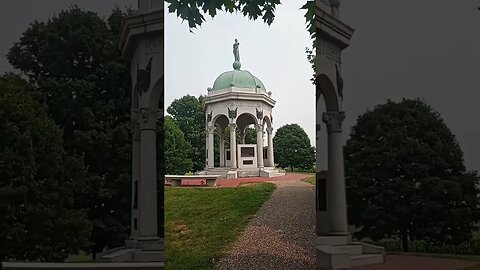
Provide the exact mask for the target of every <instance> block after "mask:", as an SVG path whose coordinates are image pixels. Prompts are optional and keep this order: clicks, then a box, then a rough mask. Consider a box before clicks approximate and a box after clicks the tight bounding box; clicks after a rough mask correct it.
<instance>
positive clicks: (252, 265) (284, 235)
mask: <svg viewBox="0 0 480 270" xmlns="http://www.w3.org/2000/svg"><path fill="white" fill-rule="evenodd" d="M273 183H275V184H276V185H277V189H276V190H275V191H273V193H272V196H271V198H270V199H269V200H268V201H267V202H265V204H264V205H263V206H262V207H261V208H260V210H259V212H258V213H257V215H256V216H255V217H254V218H253V219H252V221H251V222H250V223H249V225H248V226H247V228H246V230H245V231H244V232H243V233H242V234H241V235H240V236H239V238H237V240H236V242H235V243H234V246H233V247H232V248H231V250H230V251H229V253H228V254H227V255H226V256H225V257H224V258H222V259H221V260H220V261H219V262H218V263H217V265H216V267H215V269H216V270H231V269H236V270H242V269H245V270H252V269H256V270H263V269H264V270H271V269H289V270H296V269H299V270H310V269H311V270H314V269H315V247H314V239H315V228H314V224H315V193H314V186H312V185H309V184H307V183H304V182H301V181H298V180H291V181H289V180H283V181H275V182H273Z"/></svg>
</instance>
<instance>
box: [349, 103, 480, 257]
mask: <svg viewBox="0 0 480 270" xmlns="http://www.w3.org/2000/svg"><path fill="white" fill-rule="evenodd" d="M344 152H345V168H346V181H347V195H348V205H349V211H348V213H349V221H350V222H351V223H352V224H354V225H356V226H358V227H359V228H360V230H359V231H358V232H357V233H356V235H357V236H359V237H370V238H372V239H373V240H378V239H383V238H389V237H394V236H398V237H400V238H401V239H402V241H403V246H404V248H405V251H407V249H408V240H415V239H417V240H425V241H428V242H430V243H434V244H437V245H456V244H459V243H462V242H464V241H467V240H468V239H471V237H472V235H471V231H472V230H473V229H474V224H475V222H476V221H478V220H479V216H478V208H477V207H478V205H479V204H478V198H477V195H478V194H479V189H478V187H476V186H475V183H478V181H479V178H478V176H477V175H476V173H466V172H465V167H464V165H463V158H462V151H461V149H460V147H459V145H458V143H457V141H456V139H455V136H454V135H453V134H452V133H451V132H450V130H449V129H448V127H447V126H446V125H445V123H444V121H443V120H442V119H441V117H440V115H439V114H438V113H436V112H434V111H433V110H432V108H431V107H430V106H428V105H426V104H425V103H423V102H422V101H420V100H406V99H404V100H403V101H402V102H399V103H395V102H392V101H388V102H387V103H386V104H384V105H379V106H377V107H376V108H375V109H374V110H373V111H367V112H366V113H365V114H363V115H361V116H360V117H359V118H358V122H357V124H356V125H355V126H354V127H353V129H352V133H351V138H350V139H349V140H348V141H347V145H346V147H345V150H344Z"/></svg>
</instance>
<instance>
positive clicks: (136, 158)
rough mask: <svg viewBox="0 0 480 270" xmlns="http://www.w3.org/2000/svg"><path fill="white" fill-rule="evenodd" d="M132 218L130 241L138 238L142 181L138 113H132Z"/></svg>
mask: <svg viewBox="0 0 480 270" xmlns="http://www.w3.org/2000/svg"><path fill="white" fill-rule="evenodd" d="M132 122H133V123H132V124H133V131H132V133H133V134H132V218H131V224H130V226H131V235H130V239H135V238H136V237H137V236H138V232H137V229H138V228H137V226H138V224H137V222H138V181H139V180H140V170H139V169H140V168H139V166H140V127H139V123H138V117H137V112H132Z"/></svg>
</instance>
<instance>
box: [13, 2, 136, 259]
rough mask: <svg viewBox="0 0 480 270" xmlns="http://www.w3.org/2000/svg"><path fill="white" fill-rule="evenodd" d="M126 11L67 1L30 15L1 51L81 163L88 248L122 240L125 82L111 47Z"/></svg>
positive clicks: (127, 164)
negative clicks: (105, 14)
mask: <svg viewBox="0 0 480 270" xmlns="http://www.w3.org/2000/svg"><path fill="white" fill-rule="evenodd" d="M127 12H129V11H127ZM125 16H126V12H123V11H121V10H119V9H118V8H116V9H115V10H113V13H112V15H111V16H110V17H109V18H108V20H107V22H105V21H104V20H102V19H101V18H100V17H99V16H98V15H97V14H96V13H94V12H88V11H85V10H82V9H80V8H78V7H76V6H73V7H72V8H70V9H69V10H66V11H62V12H60V14H58V16H55V17H53V18H51V19H49V20H48V21H47V22H37V21H35V22H33V23H32V24H31V25H30V26H29V28H28V29H27V30H26V31H25V32H24V33H23V35H22V37H21V38H20V41H19V42H17V43H15V45H14V47H13V48H11V49H10V52H9V53H8V60H9V61H10V63H11V64H12V65H13V66H14V67H15V68H17V69H20V70H21V71H23V72H24V73H25V74H26V75H27V76H28V77H29V79H30V83H31V85H33V86H34V89H33V91H34V94H35V96H36V97H37V98H38V99H40V100H42V101H43V102H44V103H45V104H46V105H47V106H48V113H49V115H51V117H52V118H53V120H54V121H55V122H56V123H57V124H58V125H59V126H61V128H62V129H63V130H64V134H63V141H64V148H65V150H66V151H67V152H68V153H78V154H79V155H81V156H82V157H83V159H84V162H85V165H86V167H87V168H88V181H89V185H90V187H91V190H92V192H91V193H90V194H88V195H87V196H86V197H84V198H79V200H78V203H79V204H83V205H84V206H86V207H88V208H89V209H90V211H89V218H90V219H91V220H92V221H93V224H94V228H93V231H92V235H91V237H90V241H91V242H92V251H93V252H95V251H101V250H103V248H104V247H105V246H106V245H108V246H110V247H112V246H118V245H121V244H122V243H123V240H124V238H125V237H126V236H127V234H128V232H129V224H130V211H129V210H130V200H131V196H130V188H131V184H130V182H131V180H130V179H131V177H130V170H131V139H129V133H130V131H129V121H130V116H129V114H130V92H129V89H130V84H129V81H128V78H129V73H128V67H127V65H125V63H123V62H122V60H121V57H120V51H119V49H118V40H119V34H120V33H119V31H120V23H121V21H122V18H123V17H125Z"/></svg>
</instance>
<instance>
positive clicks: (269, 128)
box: [267, 127, 273, 135]
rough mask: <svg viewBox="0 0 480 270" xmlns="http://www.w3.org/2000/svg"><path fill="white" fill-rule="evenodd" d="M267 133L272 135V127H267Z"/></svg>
mask: <svg viewBox="0 0 480 270" xmlns="http://www.w3.org/2000/svg"><path fill="white" fill-rule="evenodd" d="M267 134H268V135H272V134H273V127H267Z"/></svg>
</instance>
